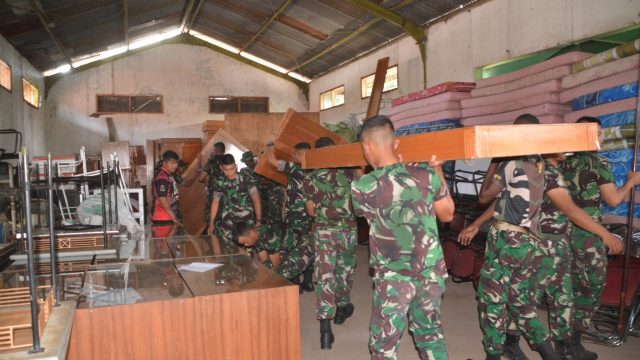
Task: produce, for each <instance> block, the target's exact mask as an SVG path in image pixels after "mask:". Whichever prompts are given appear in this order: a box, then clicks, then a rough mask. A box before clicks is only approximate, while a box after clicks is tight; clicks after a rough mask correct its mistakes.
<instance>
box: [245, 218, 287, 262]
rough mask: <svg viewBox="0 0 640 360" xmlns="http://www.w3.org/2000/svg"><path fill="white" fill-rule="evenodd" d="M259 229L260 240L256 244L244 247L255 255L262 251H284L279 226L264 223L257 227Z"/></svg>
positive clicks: (271, 252) (270, 252)
mask: <svg viewBox="0 0 640 360" xmlns="http://www.w3.org/2000/svg"><path fill="white" fill-rule="evenodd" d="M256 230H257V231H258V241H257V242H256V243H255V245H254V246H247V247H244V249H245V250H246V251H247V252H248V253H250V254H252V255H254V254H257V253H259V252H261V251H263V250H264V251H266V252H267V253H269V254H274V253H277V252H279V251H282V250H283V249H282V233H281V232H280V231H279V230H278V228H277V227H274V226H270V225H262V226H260V227H258V228H257V229H256Z"/></svg>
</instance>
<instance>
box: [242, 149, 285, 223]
mask: <svg viewBox="0 0 640 360" xmlns="http://www.w3.org/2000/svg"><path fill="white" fill-rule="evenodd" d="M242 162H243V163H245V165H247V167H246V168H244V169H242V170H240V172H251V174H252V176H255V177H256V182H257V186H258V191H259V192H260V203H261V204H262V214H263V222H264V224H265V225H269V226H274V227H277V229H276V231H278V232H283V231H284V225H283V223H282V210H283V208H284V190H283V188H282V186H281V185H280V184H278V183H277V182H275V181H273V180H271V179H268V178H266V177H264V176H261V175H259V174H256V173H255V172H254V169H255V167H256V156H255V155H254V154H253V152H251V151H247V152H245V153H244V154H242Z"/></svg>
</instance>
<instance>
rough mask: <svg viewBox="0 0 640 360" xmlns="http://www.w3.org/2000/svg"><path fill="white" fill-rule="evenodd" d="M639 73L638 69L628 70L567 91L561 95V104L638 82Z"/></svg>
mask: <svg viewBox="0 0 640 360" xmlns="http://www.w3.org/2000/svg"><path fill="white" fill-rule="evenodd" d="M639 72H640V70H638V69H632V70H627V71H625V72H621V73H619V74H615V75H611V76H607V77H606V78H603V79H598V80H594V81H590V82H587V83H585V84H583V85H580V86H576V87H574V88H571V89H568V90H565V91H563V92H561V93H560V102H563V103H565V102H569V101H572V100H573V99H575V98H577V97H580V96H582V95H587V94H591V93H592V92H596V91H599V90H603V89H608V88H610V87H614V86H618V85H624V84H629V83H632V82H634V81H638V75H639Z"/></svg>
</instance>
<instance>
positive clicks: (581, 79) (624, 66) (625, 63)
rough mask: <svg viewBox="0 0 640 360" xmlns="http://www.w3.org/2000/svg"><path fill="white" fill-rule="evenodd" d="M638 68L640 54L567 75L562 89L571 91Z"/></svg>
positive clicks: (563, 79) (639, 65) (563, 80)
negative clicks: (590, 82)
mask: <svg viewBox="0 0 640 360" xmlns="http://www.w3.org/2000/svg"><path fill="white" fill-rule="evenodd" d="M638 67H640V54H636V55H632V56H629V57H626V58H624V59H620V60H617V61H613V62H610V63H606V64H602V65H600V66H596V67H594V68H591V69H587V70H585V71H581V72H579V73H576V74H571V75H567V76H565V77H563V78H562V88H563V89H570V88H572V87H576V86H579V85H582V84H585V83H588V82H589V81H593V80H598V79H602V78H606V77H607V76H611V75H615V74H619V73H621V72H625V71H627V70H631V69H637V68H638Z"/></svg>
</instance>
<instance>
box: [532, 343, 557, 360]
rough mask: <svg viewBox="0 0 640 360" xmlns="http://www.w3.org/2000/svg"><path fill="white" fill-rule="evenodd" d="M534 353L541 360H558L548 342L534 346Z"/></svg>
mask: <svg viewBox="0 0 640 360" xmlns="http://www.w3.org/2000/svg"><path fill="white" fill-rule="evenodd" d="M535 348H536V351H537V352H538V354H540V356H541V357H542V360H560V357H559V356H558V355H557V354H556V352H555V351H553V347H552V346H551V342H550V341H549V340H547V341H545V342H541V343H540V344H536V345H535Z"/></svg>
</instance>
